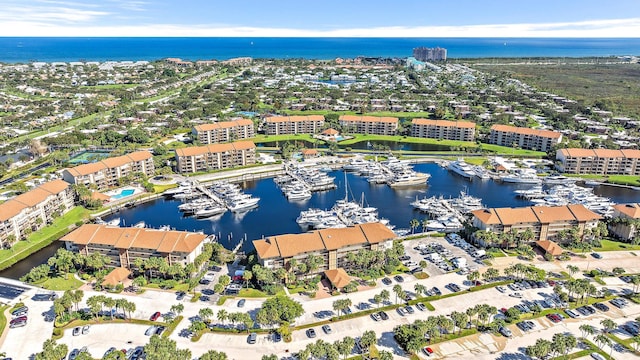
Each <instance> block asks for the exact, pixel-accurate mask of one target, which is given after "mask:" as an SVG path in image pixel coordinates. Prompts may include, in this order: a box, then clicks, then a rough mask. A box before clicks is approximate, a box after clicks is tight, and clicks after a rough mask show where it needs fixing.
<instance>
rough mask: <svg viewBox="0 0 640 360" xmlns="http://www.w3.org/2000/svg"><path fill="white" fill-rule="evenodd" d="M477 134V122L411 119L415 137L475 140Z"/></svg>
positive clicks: (412, 131)
mask: <svg viewBox="0 0 640 360" xmlns="http://www.w3.org/2000/svg"><path fill="white" fill-rule="evenodd" d="M475 134H476V124H475V123H472V122H469V121H448V120H429V119H413V120H411V136H414V137H421V138H429V139H444V140H459V141H473V140H474V138H475Z"/></svg>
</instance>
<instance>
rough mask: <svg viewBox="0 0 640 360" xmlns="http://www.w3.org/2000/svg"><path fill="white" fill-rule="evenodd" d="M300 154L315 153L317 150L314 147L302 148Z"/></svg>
mask: <svg viewBox="0 0 640 360" xmlns="http://www.w3.org/2000/svg"><path fill="white" fill-rule="evenodd" d="M301 152H302V155H317V154H318V150H316V149H302V151H301Z"/></svg>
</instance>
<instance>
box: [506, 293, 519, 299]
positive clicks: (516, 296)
mask: <svg viewBox="0 0 640 360" xmlns="http://www.w3.org/2000/svg"><path fill="white" fill-rule="evenodd" d="M509 296H511V297H514V298H517V299H522V294H520V293H519V292H514V293H511V294H509Z"/></svg>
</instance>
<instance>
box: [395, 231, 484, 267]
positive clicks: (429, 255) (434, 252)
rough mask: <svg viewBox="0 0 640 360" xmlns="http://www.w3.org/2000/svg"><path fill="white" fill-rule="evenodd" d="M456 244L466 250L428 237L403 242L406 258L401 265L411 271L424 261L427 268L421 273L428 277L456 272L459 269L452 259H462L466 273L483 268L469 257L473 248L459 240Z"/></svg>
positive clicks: (478, 262)
mask: <svg viewBox="0 0 640 360" xmlns="http://www.w3.org/2000/svg"><path fill="white" fill-rule="evenodd" d="M451 235H455V234H451ZM458 243H459V244H461V245H462V246H465V247H467V249H468V250H465V249H464V248H463V247H462V246H456V245H453V243H451V242H449V241H447V239H446V238H443V237H428V238H423V239H417V240H409V241H405V242H403V245H404V247H405V254H406V255H405V256H406V257H405V258H403V259H404V260H403V263H405V265H407V264H408V265H409V266H407V267H409V268H410V269H412V268H414V267H416V266H419V264H420V262H422V261H426V262H427V266H426V267H424V268H422V271H424V272H425V273H427V274H428V275H429V276H436V275H442V274H446V273H448V272H451V271H458V270H459V269H458V268H456V267H455V265H453V263H452V260H454V259H464V260H460V262H461V263H464V264H466V266H463V267H465V268H467V270H468V271H474V270H477V269H478V268H479V267H481V266H484V264H483V263H482V262H481V261H479V260H478V258H476V257H473V256H471V255H470V253H473V252H474V251H475V249H476V248H475V247H473V246H472V245H469V244H467V243H466V242H464V240H462V239H460V240H459V241H458ZM454 262H455V261H454Z"/></svg>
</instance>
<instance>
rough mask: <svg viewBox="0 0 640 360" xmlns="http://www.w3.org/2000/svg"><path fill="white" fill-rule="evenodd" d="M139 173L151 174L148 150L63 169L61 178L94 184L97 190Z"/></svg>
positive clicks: (150, 156) (150, 158)
mask: <svg viewBox="0 0 640 360" xmlns="http://www.w3.org/2000/svg"><path fill="white" fill-rule="evenodd" d="M134 173H141V174H144V175H145V176H153V175H154V173H155V167H154V164H153V155H151V153H150V152H148V151H136V152H132V153H129V154H126V155H123V156H117V157H111V158H107V159H103V160H101V161H98V162H94V163H90V164H83V165H78V166H76V167H73V168H70V169H65V170H64V171H63V172H62V178H63V179H64V180H65V181H67V182H69V183H71V184H75V185H86V186H91V185H95V187H96V188H97V190H98V191H102V190H106V189H108V188H110V187H114V186H118V185H119V184H118V179H120V178H122V177H125V176H127V175H131V174H134Z"/></svg>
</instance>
